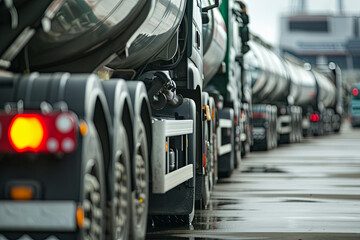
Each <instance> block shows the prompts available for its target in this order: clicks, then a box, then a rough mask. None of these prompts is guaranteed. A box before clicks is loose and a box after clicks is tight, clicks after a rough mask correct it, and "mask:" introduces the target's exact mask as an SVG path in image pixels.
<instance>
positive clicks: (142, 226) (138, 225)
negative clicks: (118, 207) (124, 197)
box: [131, 121, 149, 240]
mask: <svg viewBox="0 0 360 240" xmlns="http://www.w3.org/2000/svg"><path fill="white" fill-rule="evenodd" d="M135 124H136V126H134V130H135V134H136V135H135V137H136V142H135V154H134V159H133V161H134V164H133V166H134V169H133V171H132V172H133V173H134V174H135V175H134V178H133V179H134V181H135V182H134V183H133V184H134V186H135V190H134V191H133V193H132V199H131V203H132V204H131V208H132V224H131V239H136V240H138V239H145V234H146V226H147V215H148V204H149V159H148V158H149V157H148V156H149V154H148V146H147V140H146V132H145V127H144V124H143V123H142V122H141V121H138V122H136V123H135Z"/></svg>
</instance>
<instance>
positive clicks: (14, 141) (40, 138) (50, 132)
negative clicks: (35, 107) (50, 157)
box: [0, 112, 77, 153]
mask: <svg viewBox="0 0 360 240" xmlns="http://www.w3.org/2000/svg"><path fill="white" fill-rule="evenodd" d="M76 122H77V119H76V116H75V115H74V114H73V113H69V112H66V113H64V112H54V113H50V114H46V115H45V114H41V113H24V114H4V113H0V152H8V153H11V152H40V153H70V152H73V151H74V150H75V148H76V144H77V141H76V140H77V139H76V129H77V125H76ZM5 133H8V134H5Z"/></svg>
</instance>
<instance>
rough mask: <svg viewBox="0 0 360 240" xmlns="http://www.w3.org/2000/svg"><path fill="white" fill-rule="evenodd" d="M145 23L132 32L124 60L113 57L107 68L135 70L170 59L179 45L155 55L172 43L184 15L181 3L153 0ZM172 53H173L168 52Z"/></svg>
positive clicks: (169, 0)
mask: <svg viewBox="0 0 360 240" xmlns="http://www.w3.org/2000/svg"><path fill="white" fill-rule="evenodd" d="M152 2H153V8H152V10H151V12H150V14H149V15H148V17H147V18H146V20H145V22H144V23H143V24H142V25H141V26H140V27H139V28H138V29H137V30H136V32H135V33H134V35H133V36H132V37H131V38H130V39H129V41H128V42H127V43H126V50H125V52H126V56H125V58H123V57H121V56H120V57H119V58H115V59H114V60H113V61H112V62H111V64H110V66H111V67H113V68H115V69H116V68H138V67H139V66H141V65H144V64H145V63H147V62H149V61H151V62H152V61H156V60H170V59H171V58H172V57H173V56H174V55H175V54H176V50H177V48H178V47H179V46H177V43H178V42H177V41H176V42H175V43H173V44H175V45H176V46H177V47H176V48H174V47H173V48H172V49H168V50H166V54H162V55H159V53H160V52H161V51H162V50H164V48H165V47H166V46H168V44H169V43H170V42H171V41H172V39H173V37H174V36H175V34H176V33H177V30H178V28H179V26H180V24H181V21H182V19H183V16H184V14H185V5H186V4H185V3H186V2H185V1H171V0H156V1H154V0H153V1H152ZM172 50H174V51H173V52H172Z"/></svg>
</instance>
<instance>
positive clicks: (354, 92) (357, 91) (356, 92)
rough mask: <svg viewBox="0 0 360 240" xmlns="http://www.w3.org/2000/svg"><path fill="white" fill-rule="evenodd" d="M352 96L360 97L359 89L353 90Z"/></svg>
mask: <svg viewBox="0 0 360 240" xmlns="http://www.w3.org/2000/svg"><path fill="white" fill-rule="evenodd" d="M352 94H353V95H354V96H355V97H356V96H357V95H359V90H358V89H357V88H353V90H352Z"/></svg>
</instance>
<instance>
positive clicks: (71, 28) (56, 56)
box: [29, 0, 186, 72]
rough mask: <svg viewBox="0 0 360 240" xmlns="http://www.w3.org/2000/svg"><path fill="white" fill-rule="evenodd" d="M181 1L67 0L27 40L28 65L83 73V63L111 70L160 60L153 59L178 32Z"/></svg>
mask: <svg viewBox="0 0 360 240" xmlns="http://www.w3.org/2000/svg"><path fill="white" fill-rule="evenodd" d="M185 5H186V4H185V1H171V0H117V1H112V0H99V1H95V2H94V1H83V0H67V1H65V3H64V4H63V6H62V7H61V9H60V10H59V12H58V13H57V14H56V15H55V17H54V19H53V20H52V22H51V29H50V31H47V32H45V31H41V32H39V33H38V34H36V35H35V37H34V39H33V40H32V41H31V42H30V45H29V63H30V67H32V68H33V69H35V70H40V71H41V70H42V69H51V70H54V69H55V70H56V69H57V68H56V67H57V66H61V65H67V66H68V67H65V68H64V70H69V71H72V70H73V68H74V67H73V66H74V65H75V64H76V68H77V69H75V70H74V71H79V72H81V71H86V70H88V68H89V67H88V66H86V65H91V66H92V68H96V67H98V66H99V65H100V64H108V63H110V62H111V66H112V67H114V68H137V67H139V66H141V65H144V64H145V63H147V62H148V61H149V60H150V59H155V60H157V59H162V58H156V57H157V55H158V54H159V53H160V52H161V50H163V49H164V47H165V46H167V45H168V44H169V43H170V41H171V40H172V38H173V36H174V35H175V34H176V30H177V29H178V27H179V25H180V23H181V20H182V17H183V15H184V13H185ZM176 44H177V42H176ZM174 48H175V49H176V46H175V47H174ZM165 55H166V54H165ZM171 57H172V56H171ZM72 62H74V63H75V64H71V63H72ZM69 66H70V67H69ZM59 70H62V68H61V67H59ZM93 70H94V69H93Z"/></svg>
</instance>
